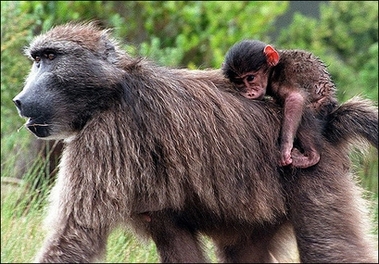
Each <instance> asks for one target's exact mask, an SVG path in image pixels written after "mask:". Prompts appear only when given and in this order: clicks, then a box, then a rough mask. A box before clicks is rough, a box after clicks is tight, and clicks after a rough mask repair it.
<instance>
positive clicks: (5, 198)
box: [1, 184, 216, 263]
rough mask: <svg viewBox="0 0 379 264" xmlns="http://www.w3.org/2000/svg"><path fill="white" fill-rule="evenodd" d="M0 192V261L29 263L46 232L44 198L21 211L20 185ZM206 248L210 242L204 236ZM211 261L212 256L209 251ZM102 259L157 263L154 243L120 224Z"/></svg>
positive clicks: (111, 236) (23, 205) (208, 250)
mask: <svg viewBox="0 0 379 264" xmlns="http://www.w3.org/2000/svg"><path fill="white" fill-rule="evenodd" d="M4 187H5V185H4V184H2V194H1V263H31V262H32V261H33V258H34V256H35V255H36V253H37V251H38V249H39V248H40V247H41V246H42V244H43V240H44V237H45V235H46V233H45V231H44V229H43V228H42V222H43V215H44V210H43V205H44V204H45V203H44V202H42V203H41V202H37V201H33V202H32V203H31V204H34V206H32V207H30V208H28V210H27V211H25V204H23V203H18V201H19V198H25V197H23V193H24V192H23V190H22V188H20V187H17V186H13V187H12V188H6V189H5V188H4ZM204 244H205V248H206V251H207V252H210V251H212V252H213V246H212V244H211V243H210V241H209V240H207V239H205V238H204ZM209 257H210V259H211V260H212V261H214V260H215V259H216V257H215V254H214V253H210V254H209ZM104 262H105V263H157V262H159V258H158V254H157V251H156V247H155V244H154V243H153V242H152V241H142V240H139V239H137V238H136V237H134V236H133V235H132V233H131V232H128V231H127V230H123V229H121V228H119V229H116V230H114V231H113V232H112V233H111V235H110V236H109V238H108V243H107V253H106V256H105V260H104Z"/></svg>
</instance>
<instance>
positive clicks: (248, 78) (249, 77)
mask: <svg viewBox="0 0 379 264" xmlns="http://www.w3.org/2000/svg"><path fill="white" fill-rule="evenodd" d="M254 78H255V76H254V75H248V76H246V81H248V82H252V81H253V80H254Z"/></svg>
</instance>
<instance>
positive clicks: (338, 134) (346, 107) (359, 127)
mask: <svg viewBox="0 0 379 264" xmlns="http://www.w3.org/2000/svg"><path fill="white" fill-rule="evenodd" d="M324 135H325V137H326V138H327V139H328V140H329V141H330V142H332V143H334V144H344V145H345V144H357V143H362V142H365V143H367V142H369V143H371V144H372V145H373V146H375V147H376V148H377V149H378V107H377V106H375V105H374V103H373V102H372V101H370V100H367V99H362V98H359V97H354V98H352V99H350V100H349V101H347V102H345V103H343V104H341V105H340V106H339V107H338V108H336V109H335V110H334V111H333V112H332V113H331V114H330V119H329V121H328V124H327V125H326V128H325V130H324Z"/></svg>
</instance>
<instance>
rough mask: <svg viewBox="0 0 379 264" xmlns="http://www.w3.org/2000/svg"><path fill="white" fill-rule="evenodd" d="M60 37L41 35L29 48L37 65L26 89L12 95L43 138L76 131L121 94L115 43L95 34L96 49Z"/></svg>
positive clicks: (31, 125)
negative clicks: (115, 59)
mask: <svg viewBox="0 0 379 264" xmlns="http://www.w3.org/2000/svg"><path fill="white" fill-rule="evenodd" d="M54 37H55V39H54ZM58 37H59V38H58ZM58 37H57V36H56V33H55V35H54V34H50V35H48V34H46V35H45V36H44V35H42V36H41V37H39V38H37V39H36V40H35V41H34V42H33V43H32V44H31V46H30V47H29V48H28V50H27V55H28V56H30V57H31V58H32V60H33V66H32V69H31V72H30V74H29V76H28V78H27V80H26V83H25V87H24V89H23V90H22V92H21V93H20V94H18V95H17V96H16V97H15V98H14V102H15V104H16V107H17V109H18V111H19V114H20V115H21V116H22V117H26V118H28V120H27V122H26V124H25V125H26V127H27V128H28V129H29V130H30V131H31V132H32V133H34V134H35V135H36V136H37V137H40V138H45V139H64V138H67V137H70V136H73V135H75V134H76V133H77V132H78V131H79V130H80V129H82V128H83V126H84V125H85V124H86V122H87V121H88V120H89V119H90V118H91V116H92V115H93V114H94V113H96V112H98V111H102V110H104V109H107V108H108V107H110V105H111V104H114V102H115V100H118V99H119V98H120V89H118V87H119V85H118V83H119V82H118V80H117V77H115V76H120V74H119V71H120V70H118V69H117V68H116V67H115V66H114V65H113V64H112V60H113V59H114V58H109V56H111V55H112V56H115V54H114V47H113V45H111V43H109V42H108V43H106V42H105V41H104V39H103V38H101V37H98V38H96V37H94V36H93V40H92V41H93V42H95V43H92V44H93V45H98V46H99V47H98V48H99V50H94V49H93V48H92V49H91V48H89V47H86V46H85V45H84V44H85V43H82V42H79V41H77V40H75V39H67V40H65V39H63V38H62V36H58ZM100 52H102V53H103V54H101V53H100ZM112 52H113V53H112ZM117 73H118V75H117Z"/></svg>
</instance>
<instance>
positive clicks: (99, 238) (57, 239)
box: [35, 216, 107, 263]
mask: <svg viewBox="0 0 379 264" xmlns="http://www.w3.org/2000/svg"><path fill="white" fill-rule="evenodd" d="M60 226H61V227H62V228H60V229H59V230H53V231H52V233H51V234H49V237H48V238H47V239H46V241H45V244H44V246H43V247H42V249H41V250H40V252H39V253H38V255H37V256H36V259H35V262H40V263H46V262H49V263H60V262H64V263H89V262H93V261H96V260H99V259H100V258H102V256H103V255H104V252H105V246H106V238H107V230H105V229H104V230H96V229H93V228H86V227H83V226H81V225H79V224H78V223H77V222H76V221H75V220H74V219H73V217H72V216H70V217H69V218H68V219H67V221H66V222H65V223H61V224H60Z"/></svg>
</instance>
